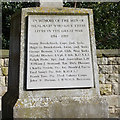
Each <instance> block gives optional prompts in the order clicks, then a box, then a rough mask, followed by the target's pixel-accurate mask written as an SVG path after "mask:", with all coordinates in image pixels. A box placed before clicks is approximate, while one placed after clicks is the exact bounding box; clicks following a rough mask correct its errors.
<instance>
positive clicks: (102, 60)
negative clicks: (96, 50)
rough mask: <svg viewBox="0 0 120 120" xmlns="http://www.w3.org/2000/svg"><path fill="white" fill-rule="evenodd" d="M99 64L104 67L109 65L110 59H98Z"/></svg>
mask: <svg viewBox="0 0 120 120" xmlns="http://www.w3.org/2000/svg"><path fill="white" fill-rule="evenodd" d="M97 61H98V62H97V63H98V64H102V65H106V64H108V58H106V57H102V58H97Z"/></svg>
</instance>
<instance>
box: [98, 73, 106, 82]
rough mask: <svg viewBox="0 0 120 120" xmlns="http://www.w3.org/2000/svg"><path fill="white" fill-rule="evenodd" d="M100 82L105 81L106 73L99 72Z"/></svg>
mask: <svg viewBox="0 0 120 120" xmlns="http://www.w3.org/2000/svg"><path fill="white" fill-rule="evenodd" d="M99 82H100V83H105V75H104V74H99Z"/></svg>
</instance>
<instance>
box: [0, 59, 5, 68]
mask: <svg viewBox="0 0 120 120" xmlns="http://www.w3.org/2000/svg"><path fill="white" fill-rule="evenodd" d="M3 66H4V59H0V67H3Z"/></svg>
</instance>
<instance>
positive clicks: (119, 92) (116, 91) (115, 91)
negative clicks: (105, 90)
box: [113, 83, 120, 95]
mask: <svg viewBox="0 0 120 120" xmlns="http://www.w3.org/2000/svg"><path fill="white" fill-rule="evenodd" d="M119 88H120V84H118V83H114V84H113V92H114V94H115V95H119V94H120V91H119Z"/></svg>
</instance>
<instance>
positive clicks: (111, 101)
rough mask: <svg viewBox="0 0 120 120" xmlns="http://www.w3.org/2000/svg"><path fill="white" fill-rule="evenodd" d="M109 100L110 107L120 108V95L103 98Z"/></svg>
mask: <svg viewBox="0 0 120 120" xmlns="http://www.w3.org/2000/svg"><path fill="white" fill-rule="evenodd" d="M103 98H105V99H106V100H107V103H108V106H115V107H120V105H119V104H120V101H119V100H120V96H118V95H109V96H103Z"/></svg>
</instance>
